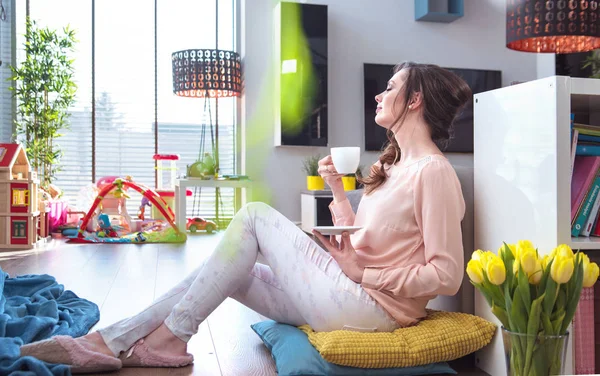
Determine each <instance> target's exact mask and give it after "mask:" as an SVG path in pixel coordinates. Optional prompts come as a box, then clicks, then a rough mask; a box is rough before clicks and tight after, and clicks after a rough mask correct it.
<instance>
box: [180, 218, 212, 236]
mask: <svg viewBox="0 0 600 376" xmlns="http://www.w3.org/2000/svg"><path fill="white" fill-rule="evenodd" d="M185 228H186V229H188V230H189V231H190V232H196V231H198V230H205V231H206V232H208V233H209V234H212V232H213V231H215V230H216V229H217V224H216V223H215V222H213V221H209V220H206V219H204V218H201V217H195V218H188V220H187V224H186V226H185Z"/></svg>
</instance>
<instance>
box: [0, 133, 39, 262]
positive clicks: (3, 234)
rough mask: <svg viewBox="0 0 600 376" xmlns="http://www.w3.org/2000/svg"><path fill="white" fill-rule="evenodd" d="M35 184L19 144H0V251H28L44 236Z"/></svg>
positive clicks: (36, 183)
mask: <svg viewBox="0 0 600 376" xmlns="http://www.w3.org/2000/svg"><path fill="white" fill-rule="evenodd" d="M38 194H39V182H38V180H37V179H36V177H35V176H34V173H32V170H31V165H30V164H29V160H28V159H27V154H26V153H25V149H24V148H23V147H22V146H21V145H20V144H1V143H0V251H1V250H3V249H13V248H21V249H30V248H33V247H34V246H36V245H37V244H38V241H39V240H40V239H45V238H47V236H48V233H49V229H48V213H47V211H46V209H45V206H46V205H45V202H44V201H43V200H40V199H39V197H38Z"/></svg>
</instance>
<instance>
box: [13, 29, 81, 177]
mask: <svg viewBox="0 0 600 376" xmlns="http://www.w3.org/2000/svg"><path fill="white" fill-rule="evenodd" d="M76 42H77V40H76V39H75V32H74V31H73V30H71V29H70V28H69V27H68V26H67V27H65V28H64V29H63V31H62V33H60V34H59V33H58V32H57V31H55V30H51V29H49V28H40V27H37V25H36V23H35V21H31V20H29V19H28V20H27V25H26V32H25V43H24V49H25V60H24V61H23V62H22V63H21V64H20V65H19V66H18V67H14V66H11V71H12V78H11V79H12V80H13V81H14V86H12V87H10V90H11V91H13V95H14V96H15V97H16V98H17V119H16V121H15V125H16V137H17V140H18V141H21V142H23V143H24V146H25V149H26V151H27V156H28V158H29V161H30V163H31V165H32V168H33V170H34V171H35V172H37V175H38V178H39V179H40V182H41V184H42V186H48V185H49V184H51V183H52V180H53V179H54V175H55V173H56V172H58V171H60V158H61V156H62V152H61V150H60V147H59V145H57V143H56V142H55V140H56V139H57V138H59V137H60V136H61V133H60V132H61V131H62V130H63V129H68V127H69V116H70V113H69V107H70V106H71V105H73V103H74V102H75V92H76V90H77V86H76V84H75V82H74V80H73V73H74V68H73V61H74V60H73V59H72V58H71V57H70V55H71V53H72V52H73V51H74V46H75V43H76Z"/></svg>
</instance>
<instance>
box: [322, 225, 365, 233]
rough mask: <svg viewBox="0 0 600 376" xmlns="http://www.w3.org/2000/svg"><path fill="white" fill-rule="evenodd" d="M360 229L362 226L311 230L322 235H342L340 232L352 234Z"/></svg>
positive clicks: (326, 227)
mask: <svg viewBox="0 0 600 376" xmlns="http://www.w3.org/2000/svg"><path fill="white" fill-rule="evenodd" d="M361 228H362V226H315V227H314V228H313V229H314V230H317V231H318V232H320V233H321V234H322V235H342V232H344V231H348V233H350V234H354V233H355V232H356V231H358V230H360V229H361Z"/></svg>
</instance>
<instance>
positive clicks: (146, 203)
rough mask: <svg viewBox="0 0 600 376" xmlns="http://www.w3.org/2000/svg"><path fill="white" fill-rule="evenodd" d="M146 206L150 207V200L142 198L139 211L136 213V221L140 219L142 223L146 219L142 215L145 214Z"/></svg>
mask: <svg viewBox="0 0 600 376" xmlns="http://www.w3.org/2000/svg"><path fill="white" fill-rule="evenodd" d="M146 206H149V207H152V204H151V203H150V200H148V198H147V197H142V203H141V204H140V209H139V210H138V213H137V217H138V219H141V220H142V221H143V220H145V219H146V217H145V214H144V213H145V212H146Z"/></svg>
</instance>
